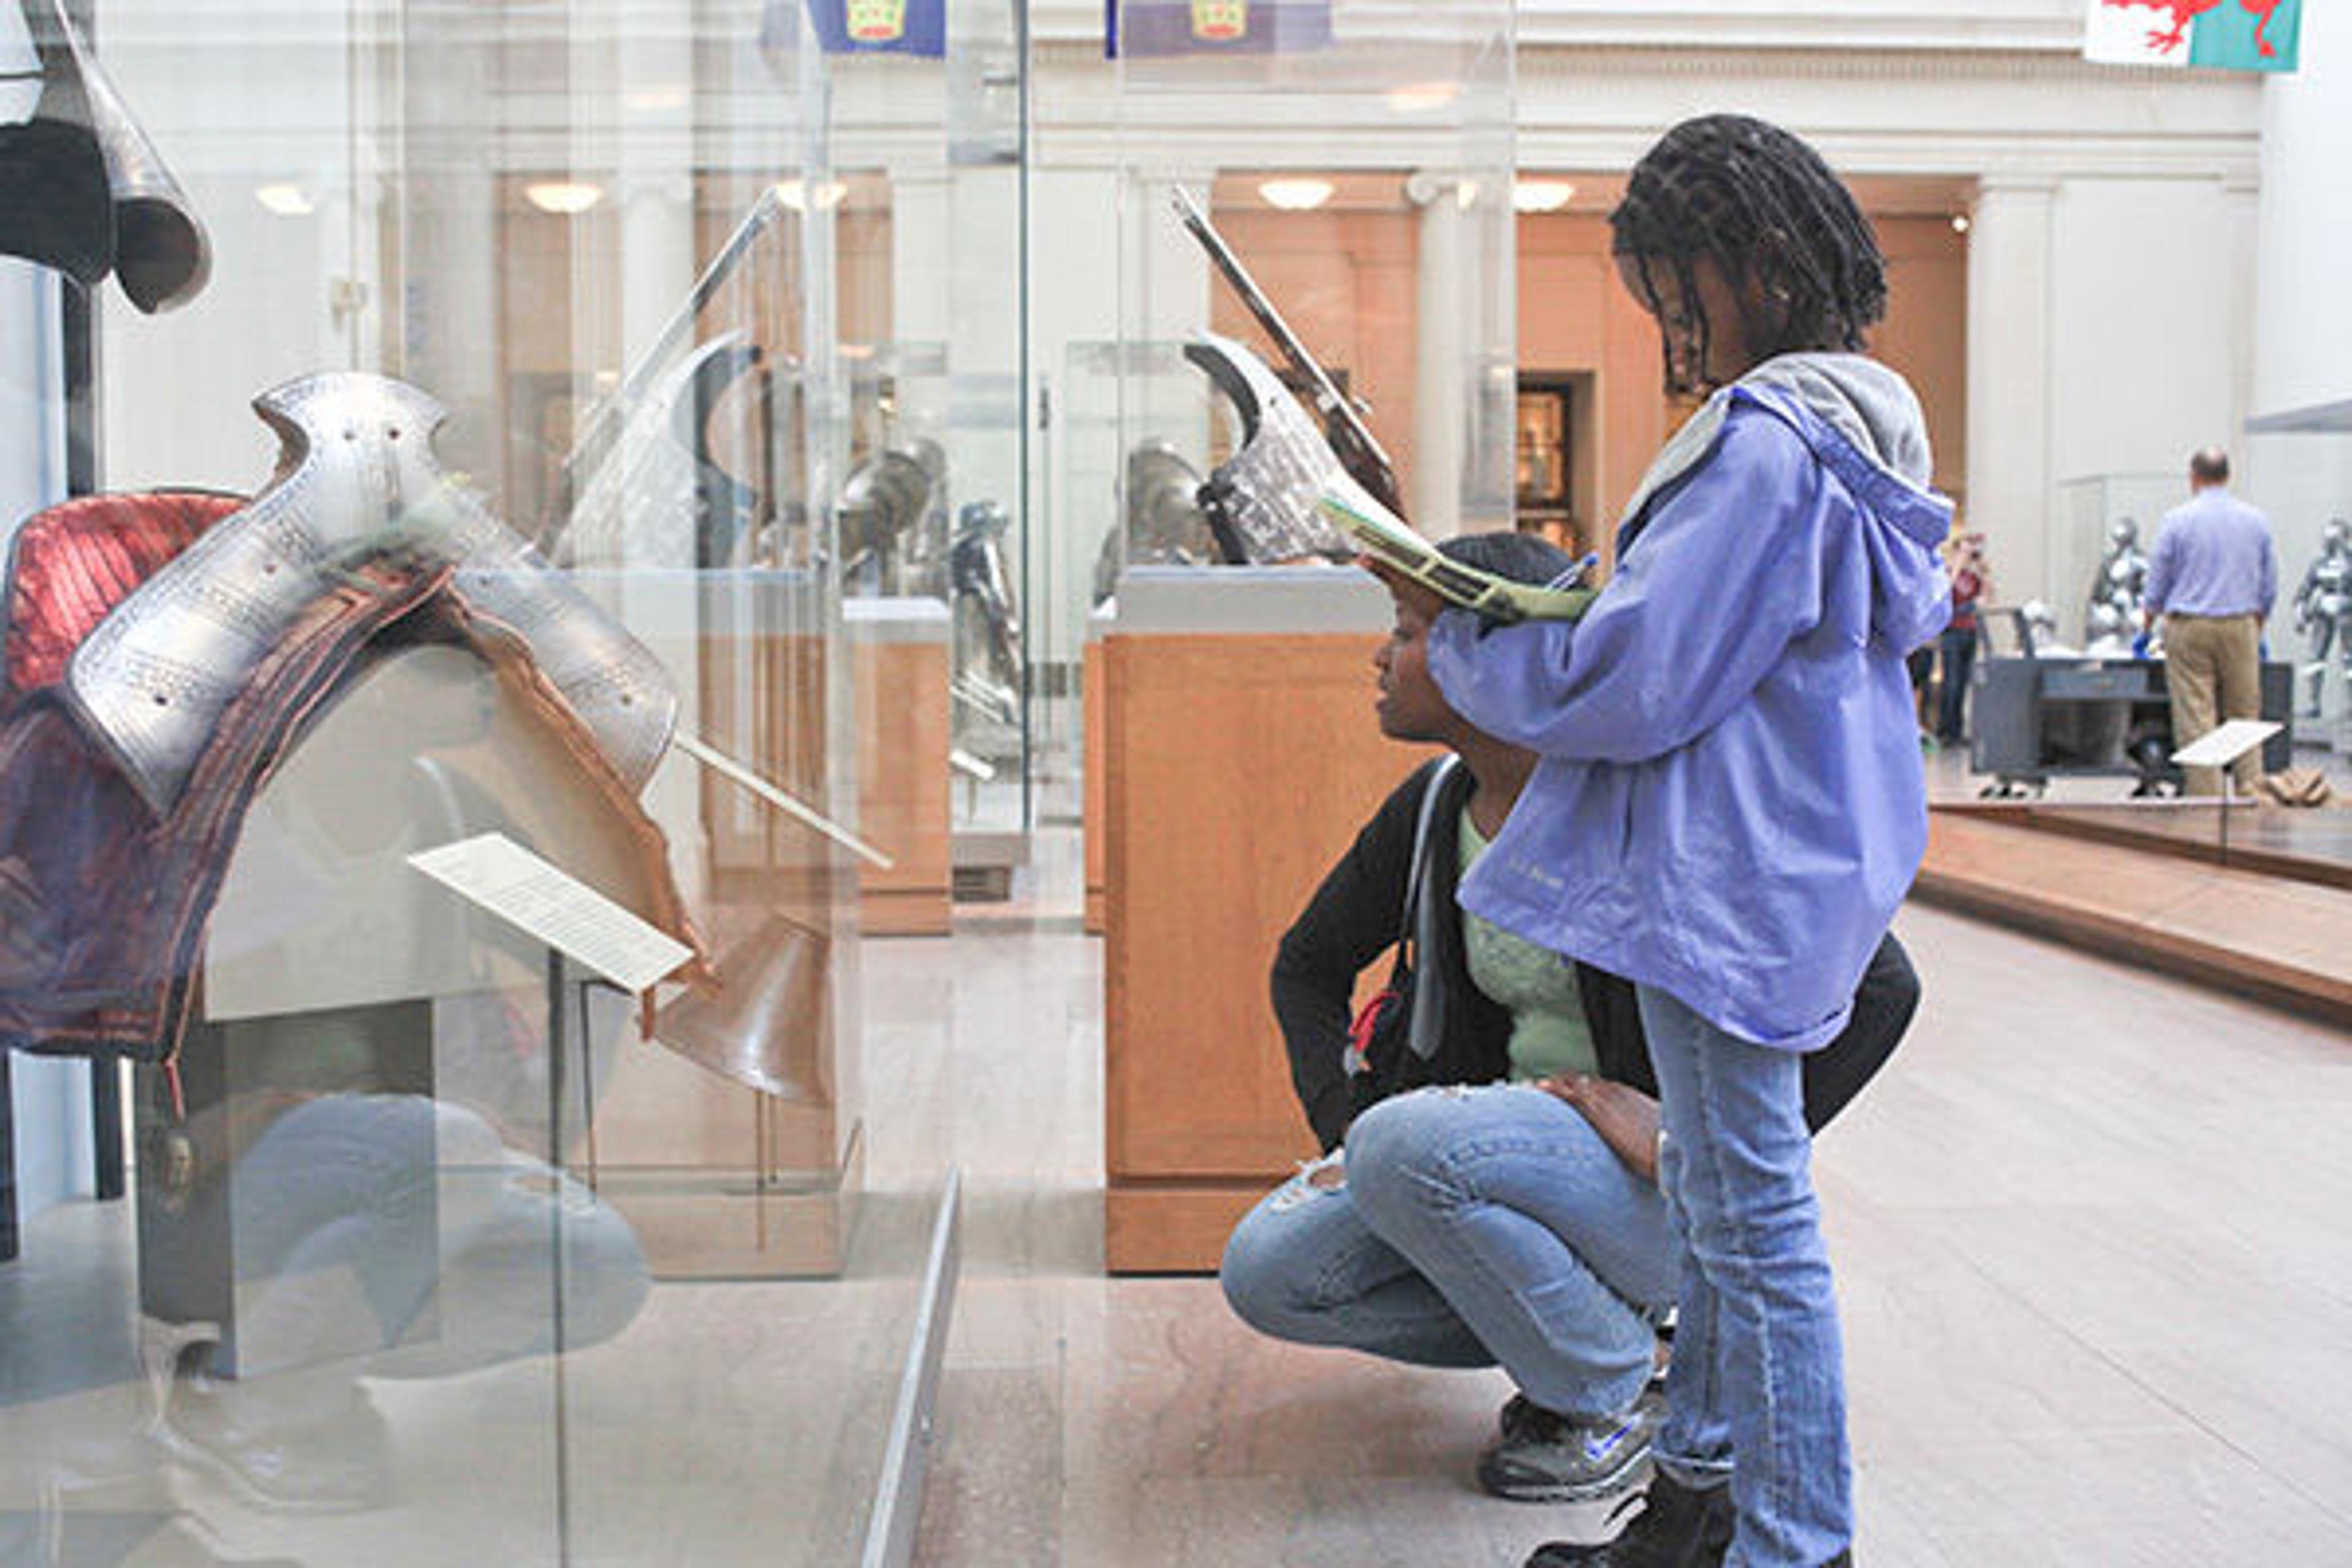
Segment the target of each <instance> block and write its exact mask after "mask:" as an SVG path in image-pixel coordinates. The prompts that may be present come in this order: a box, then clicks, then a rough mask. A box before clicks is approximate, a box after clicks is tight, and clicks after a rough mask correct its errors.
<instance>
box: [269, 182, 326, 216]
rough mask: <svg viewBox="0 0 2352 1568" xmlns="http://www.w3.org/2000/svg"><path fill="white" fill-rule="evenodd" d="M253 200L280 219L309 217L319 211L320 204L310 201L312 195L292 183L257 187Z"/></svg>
mask: <svg viewBox="0 0 2352 1568" xmlns="http://www.w3.org/2000/svg"><path fill="white" fill-rule="evenodd" d="M253 199H254V200H255V201H257V202H259V203H260V204H261V205H263V206H265V207H268V209H269V210H270V211H271V212H274V213H276V214H277V215H278V216H279V217H308V216H310V214H312V213H314V212H317V211H318V210H319V204H318V203H316V202H314V201H312V200H311V199H310V192H308V191H306V190H304V189H303V188H302V187H301V186H299V185H297V184H292V183H290V182H289V183H287V184H275V185H256V186H255V187H254V189H253Z"/></svg>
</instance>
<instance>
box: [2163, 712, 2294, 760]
mask: <svg viewBox="0 0 2352 1568" xmlns="http://www.w3.org/2000/svg"><path fill="white" fill-rule="evenodd" d="M2285 728H2286V726H2285V725H2284V724H2273V723H2272V722H2271V721H2268V720H2267V719H2232V720H2231V721H2229V722H2228V723H2226V724H2224V725H2222V726H2221V728H2220V729H2218V730H2208V731H2205V733H2203V734H2202V735H2200V736H2198V737H2197V739H2195V740H2194V741H2191V742H2189V744H2187V745H2185V746H2183V747H2181V748H2180V750H2179V751H2177V752H2173V753H2172V760H2173V761H2174V762H2176V763H2179V764H2180V765H2181V766H2182V767H2184V768H2226V767H2228V766H2229V765H2230V764H2231V763H2234V762H2236V761H2237V760H2238V759H2239V758H2240V757H2242V756H2243V755H2245V754H2246V753H2247V752H2251V751H2252V750H2253V749H2254V748H2255V747H2256V746H2259V745H2261V744H2262V743H2263V742H2264V741H2267V740H2269V739H2270V738H2271V737H2272V736H2273V735H2275V734H2277V733H2278V732H2279V731H2281V730H2284V729H2285Z"/></svg>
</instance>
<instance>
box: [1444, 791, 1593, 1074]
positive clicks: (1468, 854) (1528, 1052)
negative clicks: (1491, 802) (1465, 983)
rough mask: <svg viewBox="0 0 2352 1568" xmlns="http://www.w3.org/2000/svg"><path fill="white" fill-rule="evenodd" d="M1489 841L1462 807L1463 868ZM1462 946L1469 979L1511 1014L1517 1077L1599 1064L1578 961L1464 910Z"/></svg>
mask: <svg viewBox="0 0 2352 1568" xmlns="http://www.w3.org/2000/svg"><path fill="white" fill-rule="evenodd" d="M1484 853H1486V839H1485V838H1484V837H1480V835H1479V832H1478V827H1477V825H1476V824H1475V823H1474V822H1472V821H1471V820H1470V808H1469V807H1468V806H1466V805H1465V806H1464V807H1463V808H1462V834H1461V858H1462V864H1461V871H1462V873H1463V874H1464V875H1465V876H1466V875H1468V874H1469V870H1470V868H1471V865H1472V864H1473V863H1474V862H1475V861H1476V860H1477V858H1478V857H1479V856H1480V855H1482V854H1484ZM1462 945H1463V948H1464V950H1465V953H1466V955H1467V957H1468V959H1469V961H1470V978H1471V980H1472V982H1473V983H1474V984H1476V985H1477V987H1478V989H1479V990H1481V991H1483V992H1485V993H1486V994H1487V995H1488V996H1490V997H1492V998H1493V999H1494V1000H1495V1001H1496V1003H1498V1004H1499V1005H1502V1006H1503V1007H1504V1008H1505V1009H1507V1011H1508V1012H1509V1013H1510V1015H1511V1077H1512V1078H1513V1079H1516V1080H1521V1081H1524V1080H1526V1079H1538V1078H1549V1077H1551V1076H1553V1075H1554V1074H1556V1073H1565V1072H1580V1073H1590V1072H1597V1071H1598V1070H1600V1066H1601V1058H1600V1057H1599V1055H1598V1054H1597V1053H1596V1052H1595V1051H1594V1049H1593V1046H1592V1030H1591V1026H1589V1025H1587V1024H1586V1023H1585V1021H1584V1001H1583V998H1582V996H1581V995H1580V994H1579V992H1578V990H1577V985H1576V965H1575V964H1574V963H1570V962H1569V961H1568V960H1567V959H1565V958H1563V957H1561V956H1560V955H1559V953H1556V952H1552V951H1551V950H1550V949H1549V948H1542V947H1538V946H1537V945H1536V944H1535V943H1533V942H1528V941H1527V940H1525V939H1524V938H1521V937H1517V936H1514V935H1513V934H1511V933H1510V932H1509V931H1505V930H1504V929H1503V928H1502V927H1501V926H1498V925H1496V924H1495V923H1494V922H1493V921H1487V920H1482V919H1480V918H1479V917H1478V916H1476V915H1474V914H1472V913H1471V912H1470V911H1469V910H1463V911H1462Z"/></svg>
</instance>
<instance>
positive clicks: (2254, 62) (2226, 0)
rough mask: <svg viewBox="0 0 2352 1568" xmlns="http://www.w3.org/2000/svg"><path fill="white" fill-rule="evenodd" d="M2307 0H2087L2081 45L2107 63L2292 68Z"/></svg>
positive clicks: (2227, 67) (2289, 69)
mask: <svg viewBox="0 0 2352 1568" xmlns="http://www.w3.org/2000/svg"><path fill="white" fill-rule="evenodd" d="M2303 4H2304V0H2084V6H2085V7H2086V9H2085V11H2084V21H2083V53H2084V56H2085V57H2086V58H2091V59H2094V60H2098V61H2100V62H2102V63H2103V64H2106V65H2118V66H2168V67H2172V68H2177V69H2186V68H2188V67H2190V66H2200V67H2204V68H2209V69H2213V70H2242V71H2291V70H2293V69H2294V68H2295V46H2296V44H2297V43H2298V41H2299V40H2300V38H2301V36H2302V32H2303Z"/></svg>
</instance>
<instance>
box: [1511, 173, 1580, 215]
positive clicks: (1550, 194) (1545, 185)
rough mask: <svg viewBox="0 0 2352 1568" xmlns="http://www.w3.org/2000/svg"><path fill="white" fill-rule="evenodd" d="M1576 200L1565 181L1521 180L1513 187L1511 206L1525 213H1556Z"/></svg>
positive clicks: (1573, 192) (1572, 188)
mask: <svg viewBox="0 0 2352 1568" xmlns="http://www.w3.org/2000/svg"><path fill="white" fill-rule="evenodd" d="M1575 199H1576V187H1575V186H1574V185H1571V184H1569V183H1568V182H1567V181H1565V180H1520V181H1518V182H1517V183H1516V184H1513V185H1512V186H1511V205H1512V207H1513V208H1515V209H1516V210H1517V211H1519V212H1523V213H1556V212H1558V211H1559V209H1560V208H1562V207H1564V206H1566V205H1568V204H1569V203H1570V202H1572V201H1574V200H1575Z"/></svg>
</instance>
